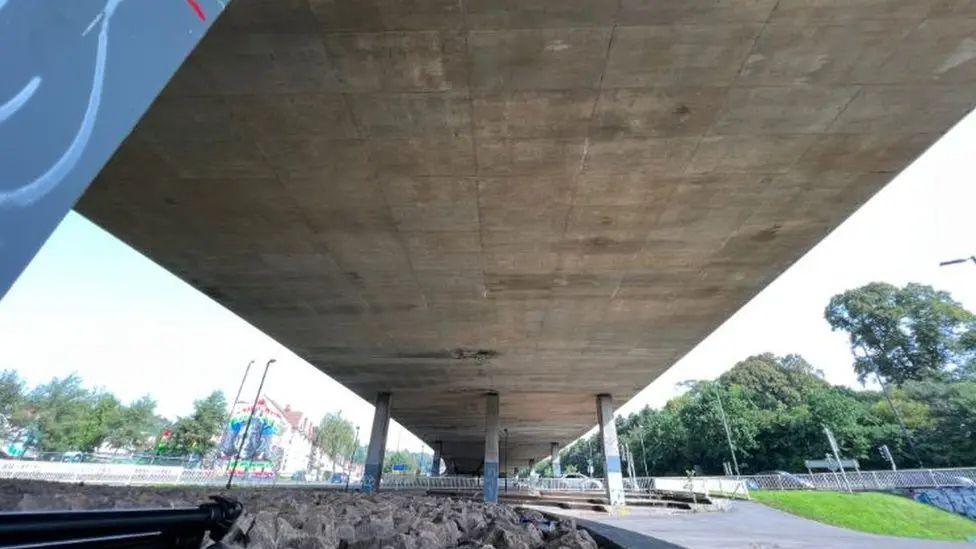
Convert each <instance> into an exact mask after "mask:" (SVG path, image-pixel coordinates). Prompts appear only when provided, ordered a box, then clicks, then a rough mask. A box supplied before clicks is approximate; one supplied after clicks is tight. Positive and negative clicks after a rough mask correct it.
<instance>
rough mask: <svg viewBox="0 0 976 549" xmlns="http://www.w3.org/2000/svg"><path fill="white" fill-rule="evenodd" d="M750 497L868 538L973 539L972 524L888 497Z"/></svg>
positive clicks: (755, 494)
mask: <svg viewBox="0 0 976 549" xmlns="http://www.w3.org/2000/svg"><path fill="white" fill-rule="evenodd" d="M752 497H753V498H755V499H756V500H757V501H759V502H761V503H764V504H766V505H769V506H770V507H773V508H776V509H779V510H781V511H786V512H788V513H793V514H795V515H799V516H801V517H805V518H809V519H813V520H816V521H819V522H823V523H826V524H831V525H834V526H840V527H842V528H850V529H851V530H857V531H860V532H868V533H871V534H880V535H885V536H903V537H911V538H923V539H939V540H960V541H965V540H967V539H969V538H970V537H971V536H974V535H976V522H973V521H971V520H969V519H966V518H963V517H960V516H958V515H954V514H952V513H947V512H945V511H942V510H940V509H936V508H935V507H932V506H929V505H925V504H923V503H918V502H916V501H913V500H911V499H909V498H904V497H900V496H893V495H890V494H876V493H863V494H841V493H837V492H807V491H788V492H766V491H756V492H753V493H752Z"/></svg>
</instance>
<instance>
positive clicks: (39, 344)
mask: <svg viewBox="0 0 976 549" xmlns="http://www.w3.org/2000/svg"><path fill="white" fill-rule="evenodd" d="M974 149H976V116H973V115H970V116H969V117H968V118H967V119H966V120H965V121H963V122H962V123H960V124H959V125H958V126H957V127H956V128H955V129H953V130H952V132H950V133H949V134H948V135H947V136H946V137H945V138H943V139H942V140H941V141H940V142H939V143H938V144H936V145H935V146H934V147H933V148H932V149H930V150H929V151H928V152H927V153H926V154H925V155H923V156H922V158H920V159H919V160H918V161H916V162H915V163H914V164H913V165H912V166H911V167H909V168H908V169H907V170H906V171H905V172H904V173H903V174H902V175H900V176H899V177H898V178H897V179H895V180H894V181H893V182H892V183H891V184H889V185H888V186H887V187H886V188H885V189H883V190H882V191H881V192H880V193H879V194H878V195H877V196H875V197H874V198H873V199H872V200H871V201H870V202H868V204H866V205H865V206H864V207H863V208H861V210H859V211H858V212H857V213H855V214H854V215H853V216H852V217H851V218H850V219H849V220H848V221H847V222H845V223H844V224H843V225H841V226H840V227H839V228H838V229H837V230H835V231H834V232H833V233H832V234H831V235H830V236H828V237H827V238H826V239H825V240H824V241H823V242H822V243H821V244H820V245H818V246H817V247H816V248H814V249H813V250H812V251H811V252H810V253H808V254H807V255H806V256H805V257H804V258H803V259H801V260H800V261H799V262H798V263H797V264H796V265H795V266H794V267H792V268H791V269H790V270H788V271H787V272H786V273H785V274H784V275H783V276H781V277H780V278H779V279H777V280H776V281H775V282H774V283H773V284H771V285H770V286H769V287H768V288H767V289H766V290H764V291H763V292H762V293H760V294H759V295H758V296H757V297H756V298H755V299H753V300H752V301H751V302H750V303H749V304H748V305H746V306H745V307H743V308H742V309H741V310H740V311H739V312H738V313H736V314H735V315H734V316H733V317H732V318H731V319H729V320H728V321H727V322H726V323H725V324H723V325H722V326H721V327H720V328H719V329H717V330H716V331H715V332H714V333H713V334H711V335H710V336H709V337H708V338H707V339H705V340H704V341H703V342H702V343H701V344H700V345H699V346H698V347H696V348H695V349H694V350H693V351H691V352H690V353H689V354H688V355H687V356H686V357H685V358H683V359H682V360H681V361H679V362H678V363H677V364H675V366H673V367H672V368H671V369H670V370H669V371H668V372H666V373H665V374H664V375H662V376H661V377H660V378H658V379H657V380H651V379H650V378H649V379H648V380H647V381H648V383H650V386H649V387H648V388H647V389H646V390H644V391H643V392H642V393H640V394H639V395H638V396H637V397H635V398H634V399H633V400H632V401H630V402H629V403H627V404H626V405H625V406H624V407H623V408H622V409H621V411H622V412H625V413H626V412H630V411H634V410H636V409H638V408H640V407H642V406H644V405H645V404H650V405H651V406H660V405H662V404H663V403H664V402H666V401H667V399H668V398H670V397H672V396H674V395H675V394H677V388H676V384H677V383H679V382H681V381H684V380H688V379H708V378H713V377H715V376H717V375H719V374H721V373H722V372H723V371H725V370H727V369H728V368H730V367H731V366H732V365H734V364H735V363H736V362H737V361H739V360H741V359H743V358H745V357H747V356H749V355H750V354H755V353H761V352H766V351H771V352H774V353H778V354H786V353H800V354H802V355H803V356H804V357H806V358H807V359H808V360H809V361H810V362H811V363H812V364H813V365H814V366H815V367H816V368H819V369H821V370H823V371H824V373H825V375H826V377H827V379H828V381H831V382H833V383H837V384H846V385H850V386H855V387H856V386H857V381H856V378H855V375H854V372H853V370H852V368H851V355H850V352H849V350H848V346H847V342H846V338H845V336H844V334H841V333H832V332H831V331H830V327H829V326H828V325H827V323H826V322H825V321H824V320H823V309H824V307H825V305H826V304H827V301H828V300H829V299H830V297H831V296H832V295H834V294H836V293H838V292H841V291H843V290H846V289H848V288H853V287H856V286H859V285H861V284H865V283H867V282H871V281H876V280H880V281H886V282H891V283H893V284H898V285H902V284H905V283H907V282H922V283H925V284H930V285H932V286H935V287H936V288H939V289H943V290H947V291H949V292H951V293H952V295H953V296H954V297H955V298H956V299H957V300H959V301H961V302H962V303H963V304H964V305H966V307H967V308H969V309H970V310H974V311H976V265H973V264H971V263H970V264H966V265H957V266H953V267H941V268H940V267H939V266H938V264H939V262H940V261H942V260H945V259H952V258H956V257H965V256H969V255H972V254H974V253H976V238H974V235H976V215H974V213H973V212H974V205H976V182H974V174H976V150H974ZM269 358H276V359H277V360H278V362H277V363H275V364H274V365H273V366H272V370H271V372H270V373H269V375H268V381H267V383H266V387H265V393H266V394H268V395H269V396H270V397H271V398H273V399H275V400H276V401H278V402H280V403H281V404H282V405H284V404H291V405H292V407H294V408H298V409H301V410H303V411H305V412H306V413H308V414H310V415H311V416H313V417H314V418H319V417H321V416H322V415H323V414H324V413H325V412H327V411H331V410H342V412H343V415H345V416H347V417H349V418H350V419H352V420H353V421H355V422H356V423H358V424H359V425H361V427H362V436H361V440H366V437H367V436H368V432H369V429H370V424H371V418H372V405H371V404H369V403H367V402H365V401H363V400H362V399H360V398H359V397H357V396H356V395H354V394H353V393H352V392H350V391H348V390H347V389H345V388H344V387H342V386H341V385H339V384H338V383H336V382H335V381H333V380H332V379H330V378H329V377H328V376H326V375H325V374H323V373H321V372H319V371H318V370H316V369H315V368H313V367H312V366H310V365H309V364H307V363H306V362H304V361H303V360H301V359H300V358H298V357H297V356H295V355H294V354H293V353H291V352H289V351H288V350H287V349H285V348H284V347H282V346H281V345H279V344H278V343H276V342H275V341H273V340H272V339H270V338H269V337H267V336H265V335H264V334H262V333H261V332H260V331H258V330H257V329H255V328H254V327H252V326H251V325H250V324H248V323H246V322H244V321H243V320H241V319H240V318H238V317H237V316H235V315H234V314H233V313H230V312H229V311H227V310H225V309H224V308H223V307H221V306H220V305H218V304H216V303H215V302H213V301H211V300H210V299H209V298H207V297H206V296H204V295H203V294H201V293H199V292H197V291H196V290H195V289H193V288H191V287H190V286H188V285H186V284H184V283H183V282H182V281H180V280H178V279H177V278H175V277H174V276H172V275H170V274H169V273H168V272H166V271H164V270H163V269H162V268H160V267H158V266H156V265H155V264H154V263H152V262H151V261H149V260H148V259H146V258H145V257H143V256H141V255H140V254H138V253H137V252H135V251H133V250H131V249H130V248H128V247H127V246H125V245H124V244H122V243H121V242H119V241H118V240H116V239H115V238H114V237H112V236H111V235H109V234H107V233H105V232H104V231H102V230H101V229H99V228H98V227H96V226H94V225H93V224H92V223H90V222H88V221H87V220H85V219H84V218H82V217H81V216H80V215H78V214H75V213H71V214H69V216H68V217H67V218H66V219H65V220H64V222H63V223H62V224H61V226H60V227H59V228H58V229H57V231H56V232H55V233H54V235H53V236H52V237H51V239H50V240H49V241H48V242H47V244H46V245H45V246H44V248H43V249H42V250H41V252H40V253H39V254H38V256H37V257H36V258H35V259H34V261H33V262H32V263H31V264H30V266H29V267H28V269H27V270H26V271H25V272H24V274H23V275H22V276H21V277H20V279H19V280H18V281H17V283H16V284H15V285H14V287H13V288H12V289H11V291H10V292H9V294H8V295H7V296H6V297H5V298H4V299H3V300H2V301H0V369H6V368H13V369H16V370H17V371H18V372H19V373H20V375H21V376H22V377H24V378H25V379H26V380H27V381H28V383H30V384H31V385H34V384H37V383H42V382H45V381H47V380H49V379H50V378H51V377H54V376H59V377H60V376H65V375H68V374H70V373H71V372H78V373H79V374H80V375H81V376H82V377H83V378H84V379H85V381H86V382H87V383H88V384H89V385H95V386H101V387H104V388H106V389H108V390H109V391H111V392H113V393H115V394H116V395H118V396H119V397H120V398H121V399H122V400H124V401H131V400H134V399H136V398H138V397H140V396H141V395H144V394H150V395H152V396H153V397H154V398H155V399H156V400H157V402H158V411H159V412H160V413H161V414H163V415H166V416H169V417H175V416H177V415H181V414H186V413H188V412H189V411H190V410H191V409H192V403H193V400H194V399H198V398H202V397H204V396H206V395H207V394H209V393H210V392H211V391H213V390H214V389H220V390H223V391H224V393H225V394H226V395H227V396H228V398H229V399H230V398H233V396H234V393H235V392H236V391H237V387H238V384H239V383H240V379H241V375H242V374H243V371H244V368H245V366H246V365H247V363H248V361H249V360H252V359H254V360H256V361H257V362H258V364H256V366H255V368H254V369H252V373H251V376H250V378H249V382H248V385H247V386H246V387H245V389H244V393H243V394H244V395H245V396H248V397H253V394H254V391H255V390H256V388H257V383H258V378H259V377H260V370H261V369H262V368H263V365H264V362H265V361H266V360H267V359H269ZM652 381H653V383H651V382H652ZM618 413H619V412H618ZM594 423H595V418H594ZM387 440H388V448H390V449H396V448H398V447H402V448H410V449H413V450H416V449H418V448H421V447H423V444H422V443H421V442H420V441H419V440H418V439H417V438H416V437H414V436H412V435H411V434H410V433H409V432H407V431H406V430H404V429H403V428H402V427H400V426H399V425H397V424H395V422H394V424H393V425H392V427H391V431H390V434H389V437H388V439H387ZM427 451H430V450H429V449H427Z"/></svg>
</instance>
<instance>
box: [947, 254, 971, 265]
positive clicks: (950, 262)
mask: <svg viewBox="0 0 976 549" xmlns="http://www.w3.org/2000/svg"><path fill="white" fill-rule="evenodd" d="M969 261H972V262H973V264H974V265H976V255H971V256H969V257H961V258H959V259H950V260H948V261H940V262H939V267H947V266H949V265H959V264H962V263H966V262H969Z"/></svg>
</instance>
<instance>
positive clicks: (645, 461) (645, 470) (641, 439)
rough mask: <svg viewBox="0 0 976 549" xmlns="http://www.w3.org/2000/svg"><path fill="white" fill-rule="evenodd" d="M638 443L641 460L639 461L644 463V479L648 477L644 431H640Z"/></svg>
mask: <svg viewBox="0 0 976 549" xmlns="http://www.w3.org/2000/svg"><path fill="white" fill-rule="evenodd" d="M640 443H641V458H642V460H641V461H643V462H644V476H645V477H646V476H648V474H647V448H645V447H644V430H643V429H641V434H640Z"/></svg>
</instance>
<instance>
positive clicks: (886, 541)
mask: <svg viewBox="0 0 976 549" xmlns="http://www.w3.org/2000/svg"><path fill="white" fill-rule="evenodd" d="M559 514H560V515H562V516H567V517H569V516H571V517H575V518H577V519H578V520H579V521H580V524H581V525H582V526H585V527H587V528H591V529H593V530H594V531H596V532H597V533H598V534H600V535H602V536H605V537H607V538H609V539H611V540H613V541H615V542H616V543H619V544H620V545H622V546H624V547H628V548H640V549H644V548H647V549H672V548H675V547H687V548H690V549H698V548H702V549H711V548H723V549H725V548H738V547H744V548H749V549H773V548H776V549H780V548H782V549H795V548H804V549H805V548H822V547H839V548H844V549H874V548H878V547H884V548H885V549H935V548H939V547H945V548H949V547H973V546H974V544H971V543H963V542H942V541H928V540H920V539H912V538H896V537H891V536H877V535H872V534H864V533H861V532H855V531H853V530H846V529H843V528H836V527H834V526H828V525H826V524H821V523H819V522H815V521H812V520H807V519H804V518H800V517H797V516H794V515H790V514H788V513H784V512H782V511H777V510H775V509H771V508H769V507H766V506H764V505H761V504H758V503H753V502H745V501H737V502H735V503H734V504H733V505H732V508H731V510H729V511H727V512H716V513H661V512H647V511H644V510H640V509H634V510H632V511H631V512H630V514H629V515H628V516H624V517H608V516H606V515H605V514H602V513H595V512H586V511H559Z"/></svg>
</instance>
